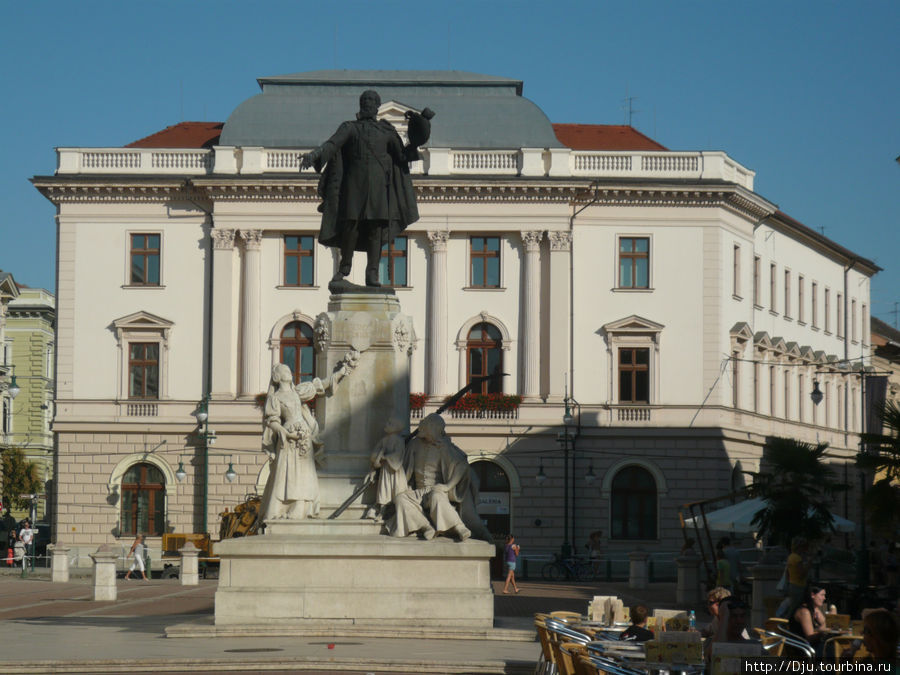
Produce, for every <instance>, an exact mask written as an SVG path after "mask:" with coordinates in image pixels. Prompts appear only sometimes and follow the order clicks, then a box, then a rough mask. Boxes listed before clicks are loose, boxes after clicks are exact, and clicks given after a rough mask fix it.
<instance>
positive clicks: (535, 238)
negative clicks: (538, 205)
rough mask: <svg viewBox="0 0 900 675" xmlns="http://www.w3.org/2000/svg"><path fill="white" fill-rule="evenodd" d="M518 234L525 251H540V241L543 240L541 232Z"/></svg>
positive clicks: (532, 231)
mask: <svg viewBox="0 0 900 675" xmlns="http://www.w3.org/2000/svg"><path fill="white" fill-rule="evenodd" d="M519 234H520V235H521V236H522V242H523V243H524V244H525V250H526V251H537V250H540V247H541V239H543V238H544V233H543V232H542V231H541V230H529V231H527V232H520V233H519Z"/></svg>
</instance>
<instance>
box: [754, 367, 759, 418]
mask: <svg viewBox="0 0 900 675" xmlns="http://www.w3.org/2000/svg"><path fill="white" fill-rule="evenodd" d="M753 411H754V412H759V364H758V363H754V364H753Z"/></svg>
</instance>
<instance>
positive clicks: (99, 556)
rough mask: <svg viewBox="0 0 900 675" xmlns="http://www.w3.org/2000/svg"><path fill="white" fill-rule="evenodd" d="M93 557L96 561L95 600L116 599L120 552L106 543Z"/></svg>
mask: <svg viewBox="0 0 900 675" xmlns="http://www.w3.org/2000/svg"><path fill="white" fill-rule="evenodd" d="M91 559H93V561H94V600H95V601H111V600H115V599H116V560H117V559H118V553H117V552H116V551H115V550H113V549H112V548H110V547H109V546H107V545H106V544H104V545H103V546H101V547H100V548H98V549H97V552H96V553H92V554H91Z"/></svg>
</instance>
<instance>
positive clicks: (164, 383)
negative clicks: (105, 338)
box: [112, 311, 175, 401]
mask: <svg viewBox="0 0 900 675" xmlns="http://www.w3.org/2000/svg"><path fill="white" fill-rule="evenodd" d="M112 323H113V327H114V328H115V332H116V342H117V347H118V349H119V359H118V361H119V363H118V370H119V374H118V377H117V378H116V379H117V381H118V386H119V389H118V392H117V399H118V400H120V401H131V400H136V399H131V398H129V390H128V353H129V349H130V345H131V343H132V342H155V343H157V344H158V345H159V398H158V399H149V400H158V401H163V400H166V399H168V398H169V339H170V337H171V332H172V328H173V327H174V325H175V324H174V323H173V322H172V321H169V320H168V319H163V318H162V317H159V316H156V315H155V314H150V313H149V312H143V311H141V312H135V313H134V314H129V315H128V316H123V317H122V318H120V319H116V320H115V321H113V322H112ZM141 400H144V399H141Z"/></svg>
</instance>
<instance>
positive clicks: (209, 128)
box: [125, 122, 224, 148]
mask: <svg viewBox="0 0 900 675" xmlns="http://www.w3.org/2000/svg"><path fill="white" fill-rule="evenodd" d="M223 126H224V124H223V123H222V122H179V123H178V124H174V125H172V126H171V127H166V128H165V129H163V130H162V131H157V132H156V133H155V134H151V135H149V136H146V137H145V138H142V139H140V140H137V141H135V142H134V143H129V144H128V145H126V146H125V147H126V148H211V147H212V146H214V145H215V144H216V143H218V141H219V136H221V135H222V127H223Z"/></svg>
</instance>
